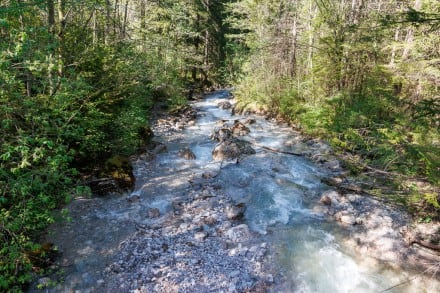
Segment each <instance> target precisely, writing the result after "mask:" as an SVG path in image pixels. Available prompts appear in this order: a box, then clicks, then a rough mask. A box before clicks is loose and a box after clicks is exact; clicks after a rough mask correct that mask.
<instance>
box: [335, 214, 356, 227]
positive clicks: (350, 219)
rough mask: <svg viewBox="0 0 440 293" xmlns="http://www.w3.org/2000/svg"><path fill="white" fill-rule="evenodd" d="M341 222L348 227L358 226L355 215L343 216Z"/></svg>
mask: <svg viewBox="0 0 440 293" xmlns="http://www.w3.org/2000/svg"><path fill="white" fill-rule="evenodd" d="M339 220H340V221H341V222H342V223H344V224H348V225H355V224H356V218H355V217H354V216H353V215H342V216H341V218H340V219H339Z"/></svg>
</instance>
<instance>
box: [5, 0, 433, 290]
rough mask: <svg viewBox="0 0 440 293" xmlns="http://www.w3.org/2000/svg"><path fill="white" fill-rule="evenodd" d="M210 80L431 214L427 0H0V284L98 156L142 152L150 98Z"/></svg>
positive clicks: (196, 90)
mask: <svg viewBox="0 0 440 293" xmlns="http://www.w3.org/2000/svg"><path fill="white" fill-rule="evenodd" d="M222 87H233V88H234V91H233V94H234V96H235V97H236V99H237V101H238V103H237V108H236V109H235V110H236V111H250V112H257V113H261V114H264V115H266V116H268V117H275V118H277V119H280V120H284V121H288V122H289V123H290V124H291V125H292V126H293V127H295V128H297V129H300V130H301V131H302V132H303V133H304V134H305V135H308V136H310V137H319V138H322V139H325V140H327V141H328V142H329V143H331V145H332V146H333V147H334V148H335V150H336V151H337V152H338V153H339V154H340V156H341V158H342V159H343V160H344V163H345V164H346V165H347V167H348V168H349V169H350V170H351V172H352V173H353V174H357V175H359V176H366V177H371V178H374V182H375V183H376V184H377V186H372V187H371V189H370V191H369V192H370V193H371V194H373V195H375V196H378V197H384V198H387V199H388V200H390V201H393V202H394V203H397V204H400V205H402V206H404V207H406V208H407V209H408V210H409V211H410V212H411V213H413V215H414V216H415V218H416V219H417V220H420V221H437V220H438V217H439V210H440V205H439V189H438V188H439V184H440V134H439V128H440V96H439V95H440V3H439V2H438V1H437V0H390V1H383V0H351V1H348V0H270V1H269V0H219V1H213V0H153V1H147V0H83V1H79V0H2V1H0V125H1V136H0V167H1V168H0V291H4V290H8V291H20V290H23V288H25V286H26V284H28V282H29V281H30V280H31V278H32V274H34V273H35V271H36V268H38V265H37V264H35V257H32V255H33V253H34V252H37V251H40V250H41V243H39V236H40V235H41V233H42V231H44V229H45V228H46V227H47V226H48V225H50V224H51V223H53V222H55V221H60V220H63V218H64V219H65V218H68V214H66V213H65V212H63V207H64V206H65V205H66V204H67V203H68V202H70V201H71V200H72V199H73V198H75V197H77V196H91V191H90V188H88V187H87V186H86V185H85V184H84V180H83V178H84V176H85V175H84V174H85V173H87V172H90V170H92V169H93V168H95V167H96V165H97V164H98V163H97V162H103V161H105V160H107V159H108V158H110V157H112V156H115V155H124V156H129V155H132V154H135V153H136V152H138V151H139V149H140V148H141V146H142V145H143V144H144V143H145V141H146V140H147V139H148V129H149V128H148V124H149V121H150V118H151V116H152V114H153V112H154V111H158V107H157V106H158V105H160V106H161V107H160V109H163V108H165V110H173V109H176V108H178V107H181V106H183V105H186V103H187V102H188V100H189V99H191V98H192V97H193V96H197V95H200V94H202V93H203V92H204V91H207V90H212V89H218V88H222ZM55 211H57V212H55ZM60 211H61V212H60ZM60 215H61V216H60ZM43 254H44V253H43ZM38 258H44V255H39V257H38Z"/></svg>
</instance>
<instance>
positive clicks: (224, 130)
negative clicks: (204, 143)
mask: <svg viewBox="0 0 440 293" xmlns="http://www.w3.org/2000/svg"><path fill="white" fill-rule="evenodd" d="M231 137H232V132H231V130H230V129H229V128H228V127H224V126H222V127H219V128H214V130H213V132H212V134H211V139H212V140H216V141H219V142H222V141H226V140H229V139H230V138H231Z"/></svg>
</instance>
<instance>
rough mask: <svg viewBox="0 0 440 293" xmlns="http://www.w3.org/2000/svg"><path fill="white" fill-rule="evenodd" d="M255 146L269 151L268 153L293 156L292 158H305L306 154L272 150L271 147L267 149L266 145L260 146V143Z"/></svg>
mask: <svg viewBox="0 0 440 293" xmlns="http://www.w3.org/2000/svg"><path fill="white" fill-rule="evenodd" d="M255 146H257V147H260V148H262V149H265V150H268V151H271V152H274V153H279V154H285V155H292V156H298V157H301V156H304V154H299V153H294V152H288V151H282V150H277V149H274V148H270V147H267V146H264V145H260V144H258V143H255Z"/></svg>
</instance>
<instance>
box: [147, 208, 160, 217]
mask: <svg viewBox="0 0 440 293" xmlns="http://www.w3.org/2000/svg"><path fill="white" fill-rule="evenodd" d="M147 217H148V218H149V219H154V218H159V217H160V211H159V209H157V208H150V209H148V211H147Z"/></svg>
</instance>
